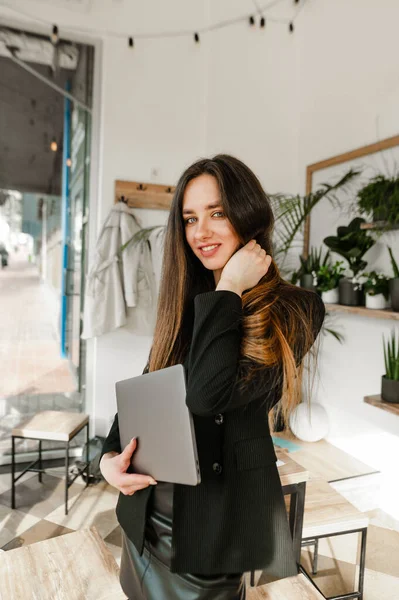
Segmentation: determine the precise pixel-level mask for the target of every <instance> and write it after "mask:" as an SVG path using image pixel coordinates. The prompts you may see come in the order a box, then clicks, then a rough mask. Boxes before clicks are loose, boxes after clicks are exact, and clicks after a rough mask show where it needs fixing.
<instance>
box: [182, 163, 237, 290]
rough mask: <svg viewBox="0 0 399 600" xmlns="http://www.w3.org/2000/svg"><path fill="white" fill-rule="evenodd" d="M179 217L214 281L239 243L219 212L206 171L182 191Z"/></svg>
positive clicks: (217, 194)
mask: <svg viewBox="0 0 399 600" xmlns="http://www.w3.org/2000/svg"><path fill="white" fill-rule="evenodd" d="M183 219H184V227H185V233H186V239H187V243H188V245H189V246H190V248H191V250H192V251H193V252H194V254H195V256H197V257H198V258H199V260H200V261H201V262H202V264H203V265H204V267H205V268H207V269H210V270H212V271H213V273H214V277H215V282H216V284H217V283H218V281H219V279H220V275H221V272H222V270H223V267H224V266H225V264H226V263H227V261H228V260H229V259H230V258H231V256H232V255H233V254H234V252H235V251H236V250H238V248H239V247H240V245H241V242H240V240H239V238H238V235H237V234H236V232H235V230H234V229H233V227H232V225H231V223H230V221H229V220H228V218H227V217H226V215H225V214H224V212H223V208H222V205H221V200H220V192H219V187H218V184H217V181H216V179H215V177H213V176H212V175H208V174H205V173H204V174H203V175H200V176H199V177H196V178H195V179H192V180H191V181H190V182H189V183H188V185H187V187H186V189H185V192H184V198H183Z"/></svg>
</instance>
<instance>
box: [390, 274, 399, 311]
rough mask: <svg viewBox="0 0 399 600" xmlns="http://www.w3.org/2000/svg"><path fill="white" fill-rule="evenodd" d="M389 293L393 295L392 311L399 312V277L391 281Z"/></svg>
mask: <svg viewBox="0 0 399 600" xmlns="http://www.w3.org/2000/svg"><path fill="white" fill-rule="evenodd" d="M389 293H390V294H391V306H392V310H393V311H394V312H399V277H394V278H393V279H391V280H390V282H389Z"/></svg>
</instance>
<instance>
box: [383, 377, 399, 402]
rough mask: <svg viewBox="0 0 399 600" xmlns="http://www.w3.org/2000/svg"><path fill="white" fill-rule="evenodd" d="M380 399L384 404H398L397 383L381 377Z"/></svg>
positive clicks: (398, 388) (398, 382)
mask: <svg viewBox="0 0 399 600" xmlns="http://www.w3.org/2000/svg"><path fill="white" fill-rule="evenodd" d="M381 398H382V399H383V400H384V402H392V403H393V404H399V381H395V380H394V379H388V378H387V377H386V375H383V376H382V377H381Z"/></svg>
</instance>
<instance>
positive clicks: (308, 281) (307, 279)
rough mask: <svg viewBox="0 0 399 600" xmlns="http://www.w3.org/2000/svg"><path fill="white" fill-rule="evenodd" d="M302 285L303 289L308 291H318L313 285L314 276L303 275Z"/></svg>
mask: <svg viewBox="0 0 399 600" xmlns="http://www.w3.org/2000/svg"><path fill="white" fill-rule="evenodd" d="M300 285H301V287H303V288H305V289H307V290H313V291H316V289H315V287H314V285H313V275H312V274H311V273H310V274H306V275H301V279H300Z"/></svg>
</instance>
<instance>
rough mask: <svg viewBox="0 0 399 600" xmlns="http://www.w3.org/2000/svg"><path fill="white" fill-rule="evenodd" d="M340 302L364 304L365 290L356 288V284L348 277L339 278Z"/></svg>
mask: <svg viewBox="0 0 399 600" xmlns="http://www.w3.org/2000/svg"><path fill="white" fill-rule="evenodd" d="M339 303H340V304H343V305H344V306H364V304H365V296H364V290H363V288H361V289H360V290H355V284H354V283H352V281H351V280H350V279H348V278H347V277H342V278H341V279H340V280H339Z"/></svg>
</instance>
